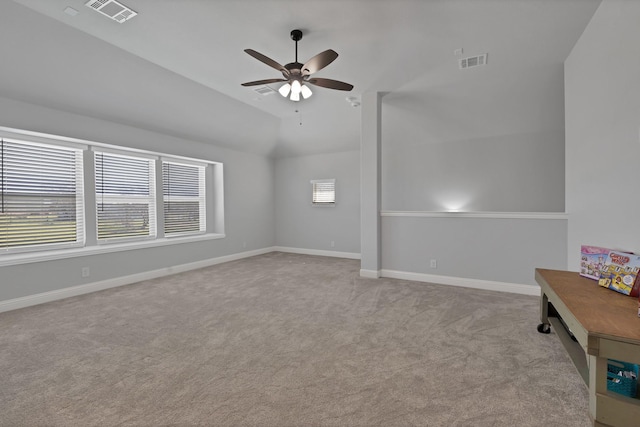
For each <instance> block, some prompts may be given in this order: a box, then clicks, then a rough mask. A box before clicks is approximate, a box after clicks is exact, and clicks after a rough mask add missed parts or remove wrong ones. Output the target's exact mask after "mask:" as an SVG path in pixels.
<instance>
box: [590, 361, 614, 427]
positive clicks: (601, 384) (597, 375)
mask: <svg viewBox="0 0 640 427" xmlns="http://www.w3.org/2000/svg"><path fill="white" fill-rule="evenodd" d="M598 394H601V395H602V394H605V395H606V394H607V359H605V358H602V357H596V356H592V355H589V416H590V417H591V419H592V420H593V425H594V426H606V425H609V424H604V423H602V419H600V420H598V416H599V411H598V401H597V396H598Z"/></svg>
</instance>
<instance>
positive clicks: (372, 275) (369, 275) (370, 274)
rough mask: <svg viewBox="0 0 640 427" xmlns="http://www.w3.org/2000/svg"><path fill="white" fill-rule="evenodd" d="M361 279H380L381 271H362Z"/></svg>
mask: <svg viewBox="0 0 640 427" xmlns="http://www.w3.org/2000/svg"><path fill="white" fill-rule="evenodd" d="M360 277H364V278H366V279H379V278H380V277H381V274H380V270H364V269H360Z"/></svg>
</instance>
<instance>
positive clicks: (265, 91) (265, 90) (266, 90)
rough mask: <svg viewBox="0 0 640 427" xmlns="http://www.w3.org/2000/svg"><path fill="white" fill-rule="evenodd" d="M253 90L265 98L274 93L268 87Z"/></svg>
mask: <svg viewBox="0 0 640 427" xmlns="http://www.w3.org/2000/svg"><path fill="white" fill-rule="evenodd" d="M254 90H255V91H256V92H258V93H259V94H260V95H262V96H267V95H271V94H272V93H276V91H275V90H273V89H271V88H270V87H269V86H261V87H258V88H255V89H254Z"/></svg>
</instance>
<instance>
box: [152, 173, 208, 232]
mask: <svg viewBox="0 0 640 427" xmlns="http://www.w3.org/2000/svg"><path fill="white" fill-rule="evenodd" d="M162 186H163V202H164V234H165V236H171V235H177V234H185V233H204V232H205V231H206V212H205V207H206V204H205V191H204V188H205V167H204V166H197V165H187V164H181V163H174V162H168V161H163V162H162Z"/></svg>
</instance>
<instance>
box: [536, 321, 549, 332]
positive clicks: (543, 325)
mask: <svg viewBox="0 0 640 427" xmlns="http://www.w3.org/2000/svg"><path fill="white" fill-rule="evenodd" d="M538 332H540V333H541V334H548V333H551V326H550V325H547V324H546V323H540V324H539V325H538Z"/></svg>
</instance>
